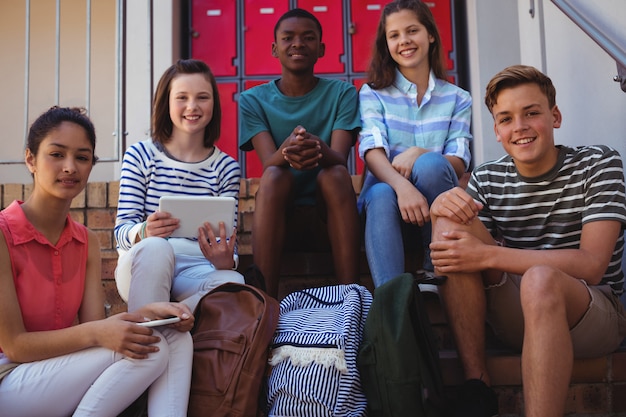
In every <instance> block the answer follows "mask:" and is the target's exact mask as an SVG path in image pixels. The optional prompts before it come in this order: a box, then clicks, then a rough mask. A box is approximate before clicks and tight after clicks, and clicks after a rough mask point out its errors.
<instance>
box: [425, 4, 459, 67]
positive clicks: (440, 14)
mask: <svg viewBox="0 0 626 417" xmlns="http://www.w3.org/2000/svg"><path fill="white" fill-rule="evenodd" d="M426 4H427V5H428V7H430V11H431V12H432V14H433V17H434V18H435V23H437V28H438V29H439V36H441V48H442V49H443V53H444V56H445V58H446V61H447V63H448V70H454V69H456V67H455V65H454V64H455V62H454V61H453V60H452V59H451V58H450V56H451V52H453V51H454V38H453V36H452V34H453V33H452V12H451V9H450V0H436V1H434V0H431V1H427V2H426Z"/></svg>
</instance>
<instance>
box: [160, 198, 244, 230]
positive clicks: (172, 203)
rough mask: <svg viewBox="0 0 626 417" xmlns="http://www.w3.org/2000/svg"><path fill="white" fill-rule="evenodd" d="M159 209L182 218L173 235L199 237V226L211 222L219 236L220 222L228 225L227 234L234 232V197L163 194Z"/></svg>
mask: <svg viewBox="0 0 626 417" xmlns="http://www.w3.org/2000/svg"><path fill="white" fill-rule="evenodd" d="M159 211H165V212H168V213H170V214H171V215H172V217H175V218H177V219H179V220H180V227H179V228H178V229H176V230H175V231H174V233H172V235H171V237H188V238H197V237H198V228H199V227H200V226H202V224H203V223H204V222H209V223H211V227H212V229H213V233H215V236H219V222H224V225H225V226H226V236H230V235H231V234H232V233H233V227H234V225H233V219H234V216H235V199H234V198H233V197H206V196H179V195H171V196H162V197H161V198H160V199H159Z"/></svg>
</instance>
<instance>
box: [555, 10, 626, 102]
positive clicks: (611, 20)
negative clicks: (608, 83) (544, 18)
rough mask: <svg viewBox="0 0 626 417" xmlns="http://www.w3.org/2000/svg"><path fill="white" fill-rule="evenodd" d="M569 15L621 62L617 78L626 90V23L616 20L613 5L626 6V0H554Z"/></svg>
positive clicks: (625, 90)
mask: <svg viewBox="0 0 626 417" xmlns="http://www.w3.org/2000/svg"><path fill="white" fill-rule="evenodd" d="M551 1H552V3H554V5H556V6H557V7H558V8H559V9H560V10H561V11H562V12H563V13H565V15H566V16H567V17H569V18H570V19H571V20H572V21H573V22H574V23H575V24H576V25H578V27H580V28H581V29H582V30H583V31H584V32H585V33H586V34H587V35H588V36H589V37H591V39H593V40H594V41H595V42H596V43H597V44H598V45H599V46H600V47H601V48H602V49H604V50H605V51H606V52H607V53H608V54H609V55H610V56H611V57H612V58H613V59H615V62H616V63H617V75H616V76H615V77H614V78H613V79H614V80H615V81H616V82H619V83H620V87H621V89H622V90H623V91H624V92H626V25H625V24H624V22H623V21H622V22H619V21H618V20H615V13H614V11H612V8H611V5H613V6H614V7H617V8H623V7H624V3H623V2H622V0H613V1H589V0H551Z"/></svg>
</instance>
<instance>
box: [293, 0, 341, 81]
mask: <svg viewBox="0 0 626 417" xmlns="http://www.w3.org/2000/svg"><path fill="white" fill-rule="evenodd" d="M298 7H300V8H301V9H304V10H307V11H309V12H311V13H313V14H314V15H315V17H317V19H318V20H319V21H320V24H321V25H322V42H324V43H325V44H326V53H325V55H324V56H323V57H322V58H320V59H319V61H317V64H316V65H315V72H316V73H319V74H328V73H343V72H344V71H345V65H344V59H345V58H344V54H345V48H344V37H343V26H344V24H343V7H342V2H340V1H337V0H298Z"/></svg>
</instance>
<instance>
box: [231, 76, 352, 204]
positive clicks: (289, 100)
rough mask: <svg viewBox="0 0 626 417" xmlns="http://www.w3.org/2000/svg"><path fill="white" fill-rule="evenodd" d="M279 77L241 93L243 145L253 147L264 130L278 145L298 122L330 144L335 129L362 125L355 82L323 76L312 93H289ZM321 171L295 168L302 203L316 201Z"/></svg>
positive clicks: (240, 131)
mask: <svg viewBox="0 0 626 417" xmlns="http://www.w3.org/2000/svg"><path fill="white" fill-rule="evenodd" d="M277 81H278V80H274V81H270V82H268V83H266V84H262V85H259V86H256V87H253V88H251V89H249V90H246V91H244V92H242V93H241V95H240V96H239V148H240V149H242V150H244V151H250V150H252V149H253V147H252V138H253V137H254V136H255V135H257V134H258V133H260V132H264V131H267V132H269V133H270V135H271V136H272V138H273V139H274V143H275V145H276V147H277V148H278V147H279V146H280V145H281V144H282V143H283V142H284V140H285V139H287V137H289V135H290V134H291V132H293V129H295V127H296V126H298V125H301V126H303V127H304V128H305V129H306V130H307V131H308V132H310V133H311V134H314V135H316V136H318V137H319V138H320V139H321V140H323V141H324V142H326V143H327V144H328V145H330V138H331V134H332V132H333V131H334V130H347V131H353V130H358V129H360V127H361V121H360V116H359V104H358V97H357V92H356V88H355V87H354V86H353V85H352V84H349V83H347V82H345V81H341V80H335V79H327V78H320V79H319V82H318V83H317V86H315V88H314V89H313V90H311V91H310V92H309V93H307V94H305V95H303V96H299V97H289V96H286V95H284V94H282V93H281V92H280V90H279V89H278V87H277V86H276V82H277ZM355 136H356V135H355ZM318 171H319V169H314V170H310V171H298V170H293V173H294V176H295V178H296V201H297V203H298V204H313V202H314V196H315V177H316V176H317V173H318Z"/></svg>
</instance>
